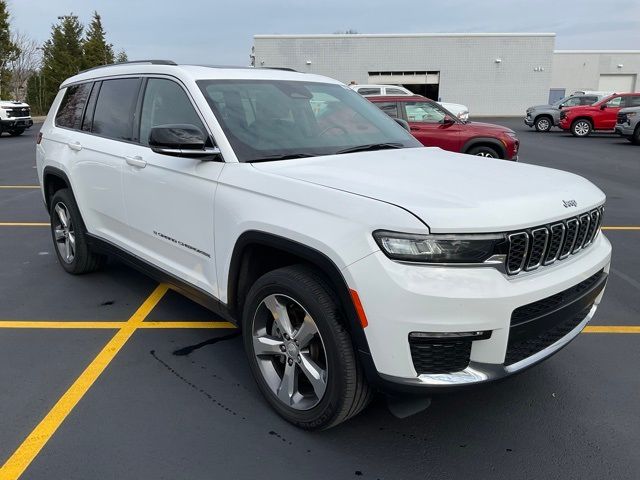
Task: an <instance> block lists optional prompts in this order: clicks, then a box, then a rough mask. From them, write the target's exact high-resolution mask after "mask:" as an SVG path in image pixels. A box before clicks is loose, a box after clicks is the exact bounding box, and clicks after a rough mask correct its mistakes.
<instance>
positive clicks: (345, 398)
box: [242, 265, 371, 430]
mask: <svg viewBox="0 0 640 480" xmlns="http://www.w3.org/2000/svg"><path fill="white" fill-rule="evenodd" d="M339 311H340V308H339V306H338V304H337V302H336V300H335V295H334V294H333V292H332V290H331V289H330V287H329V286H328V285H327V284H326V283H325V281H324V280H323V278H322V277H321V276H320V275H319V274H318V273H316V272H315V271H314V270H313V269H311V268H308V267H305V266H302V265H294V266H290V267H285V268H280V269H278V270H274V271H272V272H269V273H267V274H265V275H264V276H262V277H261V278H260V279H258V280H257V281H256V283H255V284H254V285H253V286H252V287H251V289H250V291H249V293H248V295H247V300H246V303H245V306H244V311H243V317H242V327H243V339H244V346H245V350H246V352H247V356H248V358H249V364H250V366H251V371H252V373H253V376H254V378H255V379H256V382H257V384H258V387H259V388H260V390H261V392H262V394H263V395H264V396H265V398H266V399H267V401H268V402H269V403H270V404H271V406H272V407H273V408H274V409H275V410H276V411H277V412H278V413H279V414H280V415H281V416H282V417H283V418H284V419H285V420H287V421H289V422H291V423H293V424H294V425H296V426H298V427H301V428H304V429H308V430H317V429H325V428H329V427H332V426H334V425H337V424H338V423H340V422H343V421H345V420H347V419H348V418H350V417H352V416H354V415H356V414H357V413H359V412H360V411H361V410H362V409H363V408H364V407H366V405H367V404H368V403H369V400H370V399H371V390H370V389H369V386H368V385H367V383H366V380H365V378H364V373H363V371H362V369H361V367H360V365H359V363H358V360H357V358H356V355H355V352H354V350H353V346H352V344H351V339H350V337H349V334H348V333H347V331H346V330H345V328H344V326H343V325H342V324H341V323H340V321H339V320H340V316H339V313H338V312H339Z"/></svg>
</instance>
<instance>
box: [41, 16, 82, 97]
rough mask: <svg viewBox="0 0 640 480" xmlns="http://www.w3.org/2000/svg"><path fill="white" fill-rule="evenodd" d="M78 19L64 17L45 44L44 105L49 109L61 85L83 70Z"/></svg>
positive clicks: (54, 27)
mask: <svg viewBox="0 0 640 480" xmlns="http://www.w3.org/2000/svg"><path fill="white" fill-rule="evenodd" d="M83 30H84V28H83V26H82V24H81V23H80V22H79V21H78V17H77V16H75V15H73V14H71V15H65V16H64V17H62V20H61V21H60V23H58V24H56V25H53V27H52V28H51V38H50V39H49V40H47V41H46V42H45V43H44V46H43V59H42V72H41V73H42V76H43V78H44V85H43V103H44V105H46V106H47V107H48V106H49V105H51V103H52V102H53V99H54V98H55V96H56V94H57V92H58V89H59V88H60V84H61V83H62V82H63V81H64V80H66V79H67V78H68V77H71V76H73V75H75V74H77V73H78V72H79V71H80V70H82V68H83V64H84V59H83V51H82V32H83Z"/></svg>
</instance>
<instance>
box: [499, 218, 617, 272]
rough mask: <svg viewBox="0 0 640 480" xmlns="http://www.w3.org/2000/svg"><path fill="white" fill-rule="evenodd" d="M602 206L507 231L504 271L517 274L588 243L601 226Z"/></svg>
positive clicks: (563, 257) (560, 257)
mask: <svg viewBox="0 0 640 480" xmlns="http://www.w3.org/2000/svg"><path fill="white" fill-rule="evenodd" d="M603 213H604V207H598V208H595V209H593V210H590V211H588V212H585V213H582V214H580V215H578V216H575V217H569V218H567V219H565V220H563V221H560V222H556V223H552V224H550V225H541V226H538V227H533V228H529V229H526V230H522V231H516V232H511V233H508V234H507V241H508V253H507V259H506V265H505V268H506V271H507V274H509V275H516V274H518V273H520V272H522V271H526V272H530V271H533V270H536V269H537V268H539V267H540V266H542V265H544V266H546V265H551V264H552V263H554V262H556V261H560V260H564V259H565V258H567V257H568V256H569V255H573V254H575V253H578V252H579V251H580V250H582V249H583V248H586V247H588V246H589V245H591V244H592V243H593V242H594V240H595V239H596V237H597V236H598V233H599V231H600V227H601V226H602V218H603Z"/></svg>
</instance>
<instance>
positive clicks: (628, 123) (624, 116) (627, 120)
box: [615, 106, 640, 145]
mask: <svg viewBox="0 0 640 480" xmlns="http://www.w3.org/2000/svg"><path fill="white" fill-rule="evenodd" d="M615 130H616V133H617V134H618V135H620V136H622V137H624V138H626V139H627V140H629V141H630V142H632V143H634V144H636V145H640V106H638V107H630V108H623V109H621V110H620V111H619V112H618V118H617V121H616V128H615Z"/></svg>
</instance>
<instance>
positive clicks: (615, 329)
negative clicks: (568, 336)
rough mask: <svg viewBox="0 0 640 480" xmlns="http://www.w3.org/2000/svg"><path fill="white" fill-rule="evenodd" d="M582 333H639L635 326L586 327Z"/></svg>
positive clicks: (639, 327)
mask: <svg viewBox="0 0 640 480" xmlns="http://www.w3.org/2000/svg"><path fill="white" fill-rule="evenodd" d="M583 332H584V333H640V326H637V325H587V326H586V327H585V329H584V330H583Z"/></svg>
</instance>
